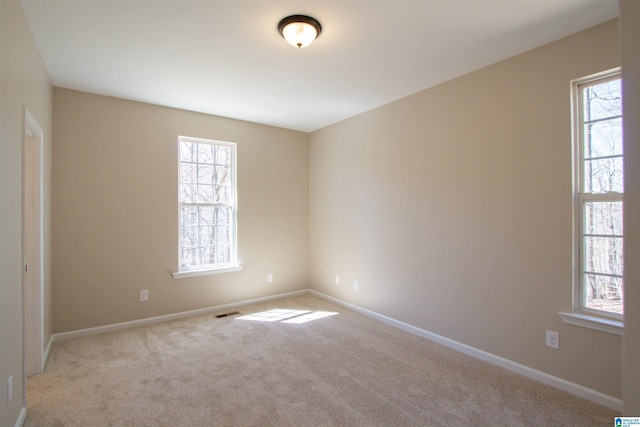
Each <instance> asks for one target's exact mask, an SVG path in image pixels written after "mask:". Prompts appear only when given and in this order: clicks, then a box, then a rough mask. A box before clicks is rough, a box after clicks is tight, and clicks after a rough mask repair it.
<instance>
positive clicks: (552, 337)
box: [547, 331, 560, 350]
mask: <svg viewBox="0 0 640 427" xmlns="http://www.w3.org/2000/svg"><path fill="white" fill-rule="evenodd" d="M547 347H551V348H555V349H558V350H559V349H560V334H559V333H558V332H554V331H547Z"/></svg>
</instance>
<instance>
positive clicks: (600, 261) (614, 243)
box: [584, 236, 623, 275]
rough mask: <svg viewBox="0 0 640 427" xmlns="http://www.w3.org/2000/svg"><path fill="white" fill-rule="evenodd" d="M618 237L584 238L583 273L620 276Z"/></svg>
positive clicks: (619, 244)
mask: <svg viewBox="0 0 640 427" xmlns="http://www.w3.org/2000/svg"><path fill="white" fill-rule="evenodd" d="M622 266H623V253H622V238H620V237H588V236H587V237H584V271H585V272H590V273H603V274H617V275H622Z"/></svg>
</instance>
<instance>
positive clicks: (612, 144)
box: [573, 70, 624, 319]
mask: <svg viewBox="0 0 640 427" xmlns="http://www.w3.org/2000/svg"><path fill="white" fill-rule="evenodd" d="M621 85H622V84H621V79H620V72H619V70H615V71H611V72H607V73H602V74H599V75H597V76H592V77H589V78H585V79H581V80H578V81H575V82H574V84H573V89H574V109H575V111H574V117H575V118H576V120H575V123H576V128H575V132H574V134H575V136H576V138H575V142H574V144H575V146H574V157H575V187H576V188H575V192H574V194H575V197H574V204H575V206H574V210H575V213H576V215H575V222H576V227H575V233H576V235H575V250H574V252H575V254H574V257H575V265H576V271H575V281H576V283H575V285H574V286H575V287H576V291H575V294H576V301H575V302H574V304H575V306H576V307H574V309H577V311H579V312H582V313H585V314H595V315H601V316H602V315H603V316H606V317H611V318H614V319H622V315H623V300H624V283H623V268H624V261H623V259H624V258H623V244H622V243H623V239H624V233H623V229H622V216H623V207H624V202H623V195H624V187H623V176H624V162H623V143H622V96H621V95H622V88H621Z"/></svg>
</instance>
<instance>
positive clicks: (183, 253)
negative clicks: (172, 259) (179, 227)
mask: <svg viewBox="0 0 640 427" xmlns="http://www.w3.org/2000/svg"><path fill="white" fill-rule="evenodd" d="M197 254H198V249H191V248H184V247H183V248H180V267H184V268H190V267H195V266H197V265H198V258H197Z"/></svg>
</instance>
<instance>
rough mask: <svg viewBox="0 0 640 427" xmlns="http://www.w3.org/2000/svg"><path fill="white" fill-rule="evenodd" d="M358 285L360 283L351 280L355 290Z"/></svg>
mask: <svg viewBox="0 0 640 427" xmlns="http://www.w3.org/2000/svg"><path fill="white" fill-rule="evenodd" d="M359 287H360V284H359V283H358V281H357V280H354V281H353V289H354V290H356V291H357V290H358V288H359Z"/></svg>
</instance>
